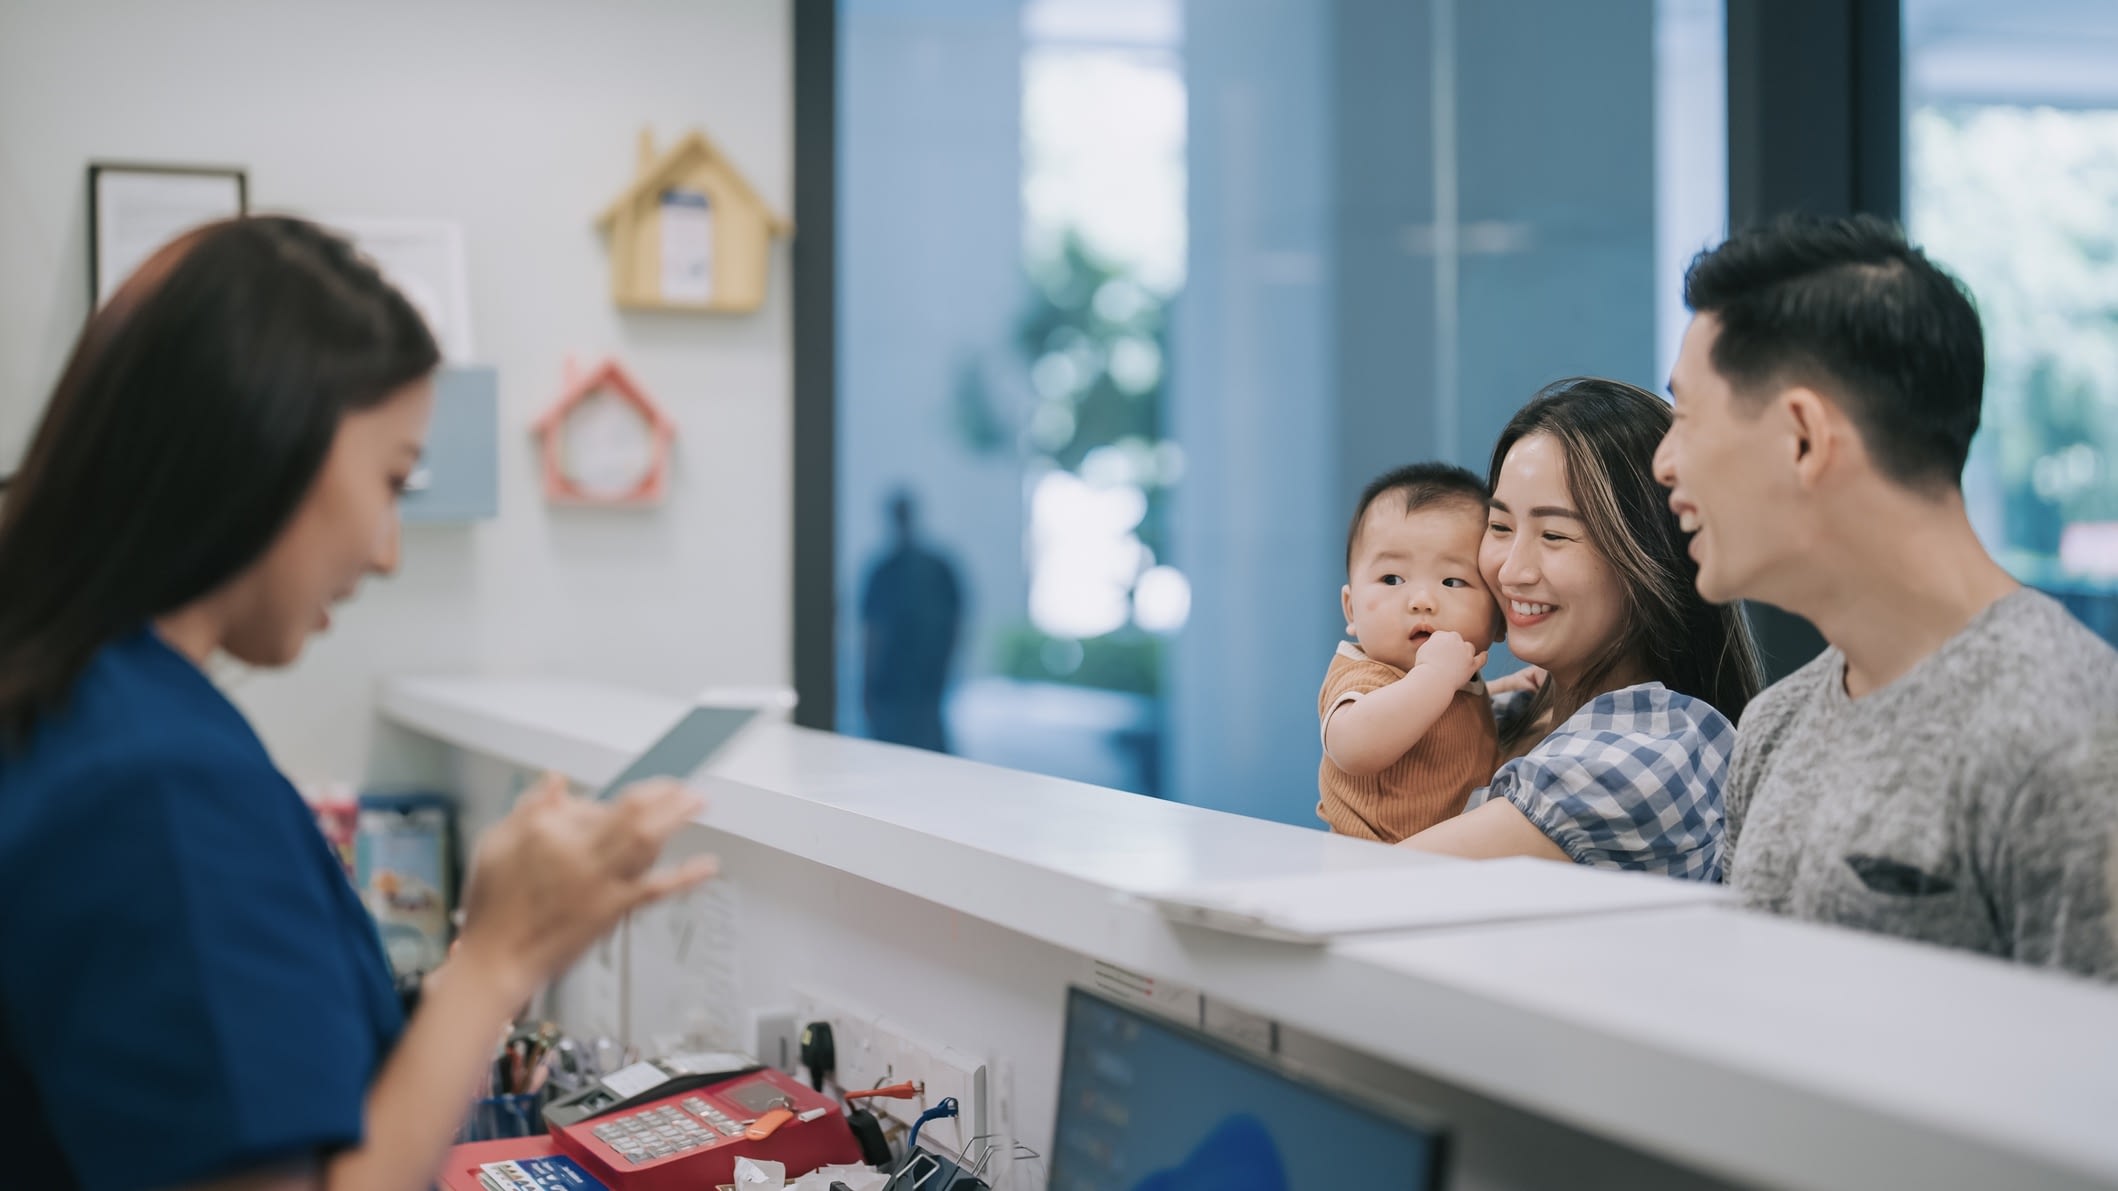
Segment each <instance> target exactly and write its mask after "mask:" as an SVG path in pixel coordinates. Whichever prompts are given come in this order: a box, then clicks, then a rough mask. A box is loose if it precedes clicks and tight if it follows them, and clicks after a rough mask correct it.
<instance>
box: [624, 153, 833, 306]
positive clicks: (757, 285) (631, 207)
mask: <svg viewBox="0 0 2118 1191" xmlns="http://www.w3.org/2000/svg"><path fill="white" fill-rule="evenodd" d="M596 225H597V226H598V227H600V228H602V229H603V231H604V232H605V233H606V234H607V235H608V236H609V237H610V291H611V298H612V300H614V301H615V302H617V304H618V305H619V306H620V307H623V308H625V309H628V310H695V311H703V312H708V313H714V314H748V313H750V312H752V311H754V310H756V309H757V308H758V307H759V306H761V305H763V304H764V301H765V279H766V276H767V275H768V274H769V273H770V272H771V268H772V241H773V240H774V239H775V238H777V237H780V236H789V235H792V234H793V233H794V225H793V224H792V223H790V222H788V221H787V220H785V219H783V218H781V217H780V216H779V215H777V214H775V213H774V212H773V210H772V208H770V207H768V206H766V205H765V200H764V199H762V198H759V197H758V193H757V191H756V189H754V188H753V187H752V186H751V185H750V182H749V181H748V180H747V179H745V178H744V177H743V175H742V173H741V171H739V170H737V169H736V168H735V165H734V163H732V162H730V161H729V160H728V158H727V157H726V156H724V155H723V154H722V153H721V151H720V150H719V149H718V148H716V147H714V144H713V142H712V141H710V140H707V139H706V134H705V133H703V132H699V131H697V130H693V131H691V132H688V133H686V134H684V137H683V138H682V139H681V140H679V141H678V142H677V143H676V144H675V145H674V146H672V147H671V148H670V150H669V151H668V152H666V153H657V152H656V151H655V147H654V134H653V132H652V131H650V130H647V129H642V130H641V131H640V165H639V173H638V175H637V176H636V177H634V178H633V182H632V185H631V186H629V187H627V188H626V190H625V193H624V194H621V195H619V196H618V200H617V201H616V202H614V203H612V204H611V205H610V207H609V208H608V209H607V210H605V211H604V212H603V214H602V216H601V218H599V219H598V220H597V221H596Z"/></svg>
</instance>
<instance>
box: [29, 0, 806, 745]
mask: <svg viewBox="0 0 2118 1191" xmlns="http://www.w3.org/2000/svg"><path fill="white" fill-rule="evenodd" d="M790 51H791V41H790V28H789V4H788V3H787V0H627V2H626V3H623V4H581V3H574V2H571V0H450V2H448V3H431V4H430V3H412V2H409V0H366V2H358V3H356V2H352V0H333V2H329V3H324V2H307V3H284V2H280V0H186V3H183V4H167V3H161V2H159V0H96V2H94V3H74V2H71V0H7V3H5V4H4V5H0V471H4V470H11V469H12V467H13V465H14V463H15V461H16V460H17V459H18V458H19V456H20V453H21V451H22V449H23V447H24V446H25V445H26V443H27V440H28V437H29V435H30V433H31V432H32V430H33V428H34V426H35V421H36V418H37V416H38V412H39V410H40V409H41V407H42V404H43V401H44V399H45V397H46V396H47V395H48V393H49V391H50V387H51V384H52V383H53V381H54V379H55V378H56V376H57V374H58V371H59V369H60V367H61V365H62V364H63V362H64V357H65V355H66V353H67V351H68V350H69V349H70V347H71V344H72V340H73V337H74V335H75V334H76V332H77V331H78V329H79V326H80V322H81V319H82V318H83V317H84V315H85V312H86V309H87V303H88V296H87V280H86V274H87V263H86V262H87V252H88V249H87V230H86V209H87V200H86V174H87V170H86V167H87V164H88V162H89V161H90V160H92V159H106V160H107V159H120V160H141V161H172V162H202V163H215V164H233V165H240V166H243V167H245V168H247V169H248V170H249V175H250V196H251V203H252V207H253V209H263V210H281V211H293V212H297V213H303V214H312V215H352V216H395V217H439V218H447V219H454V220H458V221H460V222H461V223H462V225H463V228H464V239H465V244H466V251H467V255H468V257H469V267H470V290H471V321H472V326H473V330H474V333H475V336H476V346H477V351H478V355H479V356H480V357H481V358H482V359H483V360H485V361H487V362H490V363H492V364H494V365H496V366H497V367H498V369H499V376H500V407H501V427H500V436H501V445H500V486H501V492H500V506H501V515H500V518H499V519H498V520H497V521H495V522H488V523H484V524H481V525H478V526H476V527H469V528H463V527H457V528H435V527H429V528H415V529H412V530H409V531H407V534H406V542H405V551H404V568H403V571H402V573H401V574H400V575H399V576H398V577H397V578H395V579H394V580H391V581H388V582H382V583H375V584H371V585H370V587H369V588H368V589H367V590H366V591H365V593H364V594H363V596H362V598H361V599H360V600H359V601H358V602H357V603H355V604H353V605H351V606H349V607H347V608H346V609H344V610H342V611H341V613H340V614H339V615H338V617H337V622H338V623H337V625H336V627H335V628H334V629H333V630H332V632H331V634H330V635H329V636H328V637H327V638H324V639H322V640H319V641H317V642H316V643H314V644H313V645H312V647H311V649H310V651H309V653H308V654H307V656H305V657H304V658H303V660H302V661H301V662H300V664H299V665H297V666H296V667H294V668H293V669H292V670H290V671H287V672H285V673H278V674H270V675H264V674H258V675H247V676H238V677H235V678H234V679H233V680H232V681H233V683H234V685H235V687H236V692H237V698H238V700H239V701H240V702H241V703H242V704H243V705H244V707H245V709H246V710H247V711H248V712H249V713H250V714H251V715H252V717H253V719H254V721H255V722H256V723H257V725H258V727H259V730H260V731H261V732H262V733H263V735H264V737H265V740H266V743H267V744H268V745H269V746H271V748H272V749H273V751H274V752H275V754H276V755H277V756H278V757H279V759H280V761H281V763H282V765H284V766H285V767H287V768H288V769H289V770H290V772H292V773H293V774H294V775H295V776H296V777H297V778H300V779H327V778H341V779H351V778H357V777H359V776H360V773H361V768H362V763H363V759H364V758H365V756H366V755H367V749H366V740H367V734H368V726H369V723H370V718H371V711H370V708H371V705H372V702H373V684H374V681H375V679H376V678H377V677H378V676H380V675H382V674H385V673H390V672H401V671H461V670H483V671H490V672H541V673H552V674H563V675H577V676H583V677H594V678H602V679H607V680H609V681H613V682H618V683H624V684H626V685H630V686H634V687H639V688H644V689H649V690H654V691H661V692H667V693H671V694H681V693H687V692H689V691H692V690H696V689H698V688H700V687H703V686H706V685H708V684H722V683H740V684H785V683H786V682H787V681H788V680H789V673H790V657H789V654H790V634H791V628H790V617H789V608H788V594H789V586H790V578H789V565H790V564H789V553H788V551H789V543H790V540H791V534H792V529H791V517H790V500H789V492H790V487H791V479H790V463H789V442H788V439H789V428H790V417H789V410H790V408H791V398H790V387H791V379H790V359H791V350H790V343H791V324H790V319H789V314H788V311H789V304H788V294H789V285H790V275H789V269H788V253H787V250H786V248H785V247H784V246H782V248H781V250H780V251H779V252H778V253H777V254H776V255H775V257H774V261H773V275H772V279H771V284H770V289H769V296H768V299H767V302H766V305H765V308H764V310H763V311H762V312H760V313H759V314H757V315H754V316H750V317H746V318H733V319H731V318H713V319H709V318H705V317H701V316H678V315H653V314H629V315H622V316H621V315H620V314H619V313H618V311H617V310H616V309H615V308H614V307H613V306H612V305H611V303H610V301H609V298H608V292H609V288H608V285H609V283H608V274H607V271H606V258H605V253H604V249H603V246H602V243H601V241H600V239H599V237H598V236H597V234H596V231H595V229H594V226H593V220H594V217H595V215H596V214H597V213H598V212H599V211H601V210H602V208H603V207H604V205H605V204H606V203H607V202H608V201H609V200H610V199H611V198H612V197H613V196H614V195H615V194H617V193H618V191H619V190H620V189H622V187H623V186H624V185H625V184H626V182H627V181H628V179H629V178H630V176H631V173H632V169H633V163H634V150H635V138H636V136H637V134H638V131H639V129H640V127H641V125H642V124H643V123H645V124H652V125H653V126H654V127H655V129H656V131H657V133H658V135H659V136H660V137H662V138H663V139H665V140H666V139H668V138H669V137H671V136H673V135H674V134H676V133H677V132H679V131H680V130H682V129H683V128H686V127H689V126H691V125H699V126H702V127H704V128H705V129H706V130H707V131H708V132H709V133H710V134H711V135H712V136H713V138H714V139H715V140H716V141H717V142H718V143H719V145H720V146H721V148H722V149H723V150H724V151H725V152H726V153H728V154H729V155H730V156H731V157H732V158H733V159H734V160H735V161H736V162H737V163H738V164H739V165H740V166H741V167H742V168H743V169H744V170H745V171H746V172H747V173H748V174H749V176H750V177H751V178H752V179H753V181H754V182H755V183H756V185H757V187H758V190H759V192H760V193H761V194H763V195H764V197H765V198H766V200H767V201H768V202H770V203H771V204H772V205H773V206H774V207H775V208H777V209H778V210H780V211H781V212H783V213H786V212H789V211H790V209H791V206H792V180H791V169H792V166H791V162H792V148H793V129H792V91H791V52H790ZM569 352H573V353H579V354H580V355H581V356H582V357H583V358H584V359H588V358H591V357H593V356H595V355H599V354H601V353H604V352H615V353H617V354H618V355H619V356H620V357H621V358H622V359H624V360H626V361H627V362H628V363H629V364H630V365H631V366H632V368H633V369H634V371H635V372H636V374H637V375H638V376H639V377H640V379H641V380H642V382H643V383H644V384H645V385H646V386H647V387H648V388H649V389H650V391H652V392H653V393H654V394H655V396H656V397H657V398H658V399H659V400H660V401H661V402H662V403H663V404H664V405H665V406H666V407H667V408H668V409H669V410H670V412H671V413H672V414H673V416H674V417H675V418H676V420H677V422H678V424H679V426H680V435H681V437H680V438H679V440H678V456H679V457H678V462H677V468H676V472H675V480H674V487H673V489H672V493H671V496H670V498H669V500H668V502H667V503H666V505H665V506H664V507H662V508H660V509H658V510H655V511H652V512H644V513H643V512H611V511H587V510H566V509H554V508H550V507H547V506H546V505H545V504H544V502H543V499H542V497H541V494H540V489H539V486H538V475H537V473H536V470H535V467H534V463H535V459H534V455H533V451H532V448H531V444H530V440H529V437H528V429H527V428H528V424H529V423H530V421H531V420H532V419H534V417H535V416H536V415H537V414H538V413H539V412H541V411H542V409H543V408H544V406H545V405H546V404H547V403H548V402H549V401H550V400H551V398H552V396H553V394H554V393H555V391H556V389H557V388H558V385H559V380H560V369H561V364H562V361H563V359H564V357H565V356H566V355H567V354H568V353H569ZM201 532H211V530H210V527H203V526H202V527H201Z"/></svg>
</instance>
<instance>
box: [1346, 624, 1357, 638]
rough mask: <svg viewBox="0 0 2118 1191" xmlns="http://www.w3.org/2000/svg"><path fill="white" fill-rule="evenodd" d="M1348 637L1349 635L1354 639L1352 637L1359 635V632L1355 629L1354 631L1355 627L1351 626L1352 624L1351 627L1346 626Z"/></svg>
mask: <svg viewBox="0 0 2118 1191" xmlns="http://www.w3.org/2000/svg"><path fill="white" fill-rule="evenodd" d="M1346 635H1347V636H1348V637H1352V636H1355V635H1357V630H1355V629H1354V627H1353V626H1352V625H1350V624H1349V625H1347V626H1346Z"/></svg>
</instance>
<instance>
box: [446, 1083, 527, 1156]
mask: <svg viewBox="0 0 2118 1191" xmlns="http://www.w3.org/2000/svg"><path fill="white" fill-rule="evenodd" d="M542 1099H543V1097H542V1096H540V1095H538V1094H537V1093H535V1092H516V1093H512V1094H509V1095H505V1096H487V1097H484V1098H483V1099H480V1100H474V1101H472V1102H471V1114H470V1116H468V1117H466V1118H464V1122H463V1129H462V1130H461V1131H460V1132H459V1133H458V1134H457V1135H456V1140H457V1142H458V1143H459V1144H460V1143H463V1142H467V1141H497V1140H499V1139H500V1138H503V1137H531V1136H534V1135H536V1134H539V1133H542V1132H544V1121H543V1117H542V1113H541V1106H540V1104H539V1101H541V1100H542Z"/></svg>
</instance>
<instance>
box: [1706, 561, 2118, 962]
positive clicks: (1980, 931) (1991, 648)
mask: <svg viewBox="0 0 2118 1191" xmlns="http://www.w3.org/2000/svg"><path fill="white" fill-rule="evenodd" d="M1845 669H1846V659H1845V655H1843V654H1841V653H1840V652H1839V651H1838V650H1836V649H1828V650H1826V651H1824V654H1823V656H1822V657H1819V658H1817V659H1816V660H1815V661H1813V662H1811V663H1809V664H1808V665H1807V666H1804V667H1802V668H1801V669H1800V670H1798V671H1796V672H1795V673H1793V674H1791V675H1789V676H1788V677H1787V678H1786V679H1785V680H1784V681H1782V682H1780V683H1778V684H1776V685H1775V686H1773V687H1772V688H1771V689H1770V690H1767V691H1766V692H1764V693H1763V694H1761V695H1759V696H1758V698H1757V699H1756V701H1754V702H1752V703H1751V705H1750V707H1749V708H1748V709H1747V710H1746V711H1745V712H1744V715H1743V720H1742V724H1741V727H1740V729H1739V731H1738V733H1737V739H1736V753H1735V760H1734V762H1733V763H1732V768H1731V772H1730V775H1729V780H1728V786H1727V789H1726V791H1725V798H1726V803H1727V816H1728V818H1727V830H1728V838H1727V846H1726V850H1725V851H1724V853H1723V855H1725V856H1728V857H1730V860H1729V863H1728V873H1727V875H1728V879H1729V880H1730V881H1731V882H1732V883H1733V884H1734V886H1735V887H1736V889H1737V891H1738V892H1739V893H1740V894H1741V895H1742V897H1743V899H1744V900H1745V901H1746V902H1747V903H1749V904H1750V905H1752V906H1754V907H1757V908H1759V909H1764V910H1770V911H1773V912H1774V913H1779V914H1789V915H1793V916H1795V917H1797V918H1807V919H1812V920H1815V921H1820V922H1831V923H1837V924H1839V925H1842V926H1852V927H1859V928H1862V929H1865V930H1873V931H1881V932H1884V933H1886V934H1893V935H1901V936H1903V937H1905V938H1910V939H1921V940H1924V941H1926V942H1930V943H1939V944H1941V945H1943V946H1946V947H1960V948H1964V949H1966V950H1970V951H1982V952H1986V953H1988V954H1991V955H1998V956H2002V957H2004V958H2007V959H2012V960H2015V961H2018V962H2020V963H2026V964H2036V965H2040V966H2049V967H2058V968H2067V969H2071V970H2073V971H2076V972H2080V973H2083V974H2086V975H2089V976H2094V977H2098V978H2101V979H2104V980H2118V652H2114V651H2113V650H2112V649H2111V647H2110V646H2108V645H2106V644H2104V643H2103V642H2102V641H2101V640H2099V639H2098V638H2097V637H2096V636H2095V635H2094V634H2093V633H2090V632H2089V631H2088V630H2087V629H2086V628H2084V627H2082V625H2081V624H2080V622H2078V621H2076V620H2075V619H2074V618H2073V617H2072V616H2070V615H2069V614H2068V613H2067V611H2066V609H2064V608H2062V607H2060V606H2059V604H2058V603H2057V602H2055V601H2053V600H2052V599H2051V598H2050V597H2048V596H2045V595H2043V594H2042V593H2039V592H2035V591H2030V590H2028V589H2024V590H2021V591H2017V592H2014V593H2012V594H2010V595H2008V596H2006V597H2005V598H2003V599H2001V600H1999V601H1998V602H1996V603H1994V604H1993V605H1992V606H1991V607H1989V608H1987V609H1986V610H1985V611H1983V612H1981V613H1979V614H1978V615H1977V616H1976V617H1975V618H1973V619H1972V621H1971V623H1970V624H1969V625H1967V626H1965V627H1964V630H1963V631H1962V632H1960V633H1958V634H1957V635H1956V636H1954V637H1951V638H1950V639H1949V640H1948V641H1947V642H1946V643H1945V644H1943V646H1942V647H1941V648H1940V649H1939V650H1936V651H1935V652H1934V653H1933V654H1930V655H1929V656H1927V657H1926V658H1925V659H1923V660H1922V661H1921V662H1920V663H1919V664H1918V665H1916V666H1914V667H1913V668H1912V669H1911V670H1910V671H1909V672H1907V673H1906V674H1904V675H1903V676H1902V677H1900V678H1899V679H1898V680H1897V681H1896V682H1893V683H1891V684H1889V685H1888V686H1886V687H1884V688H1882V689H1881V690H1878V691H1872V692H1870V693H1869V694H1868V695H1866V696H1864V697H1862V698H1860V699H1851V698H1848V697H1847V695H1846V683H1845Z"/></svg>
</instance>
